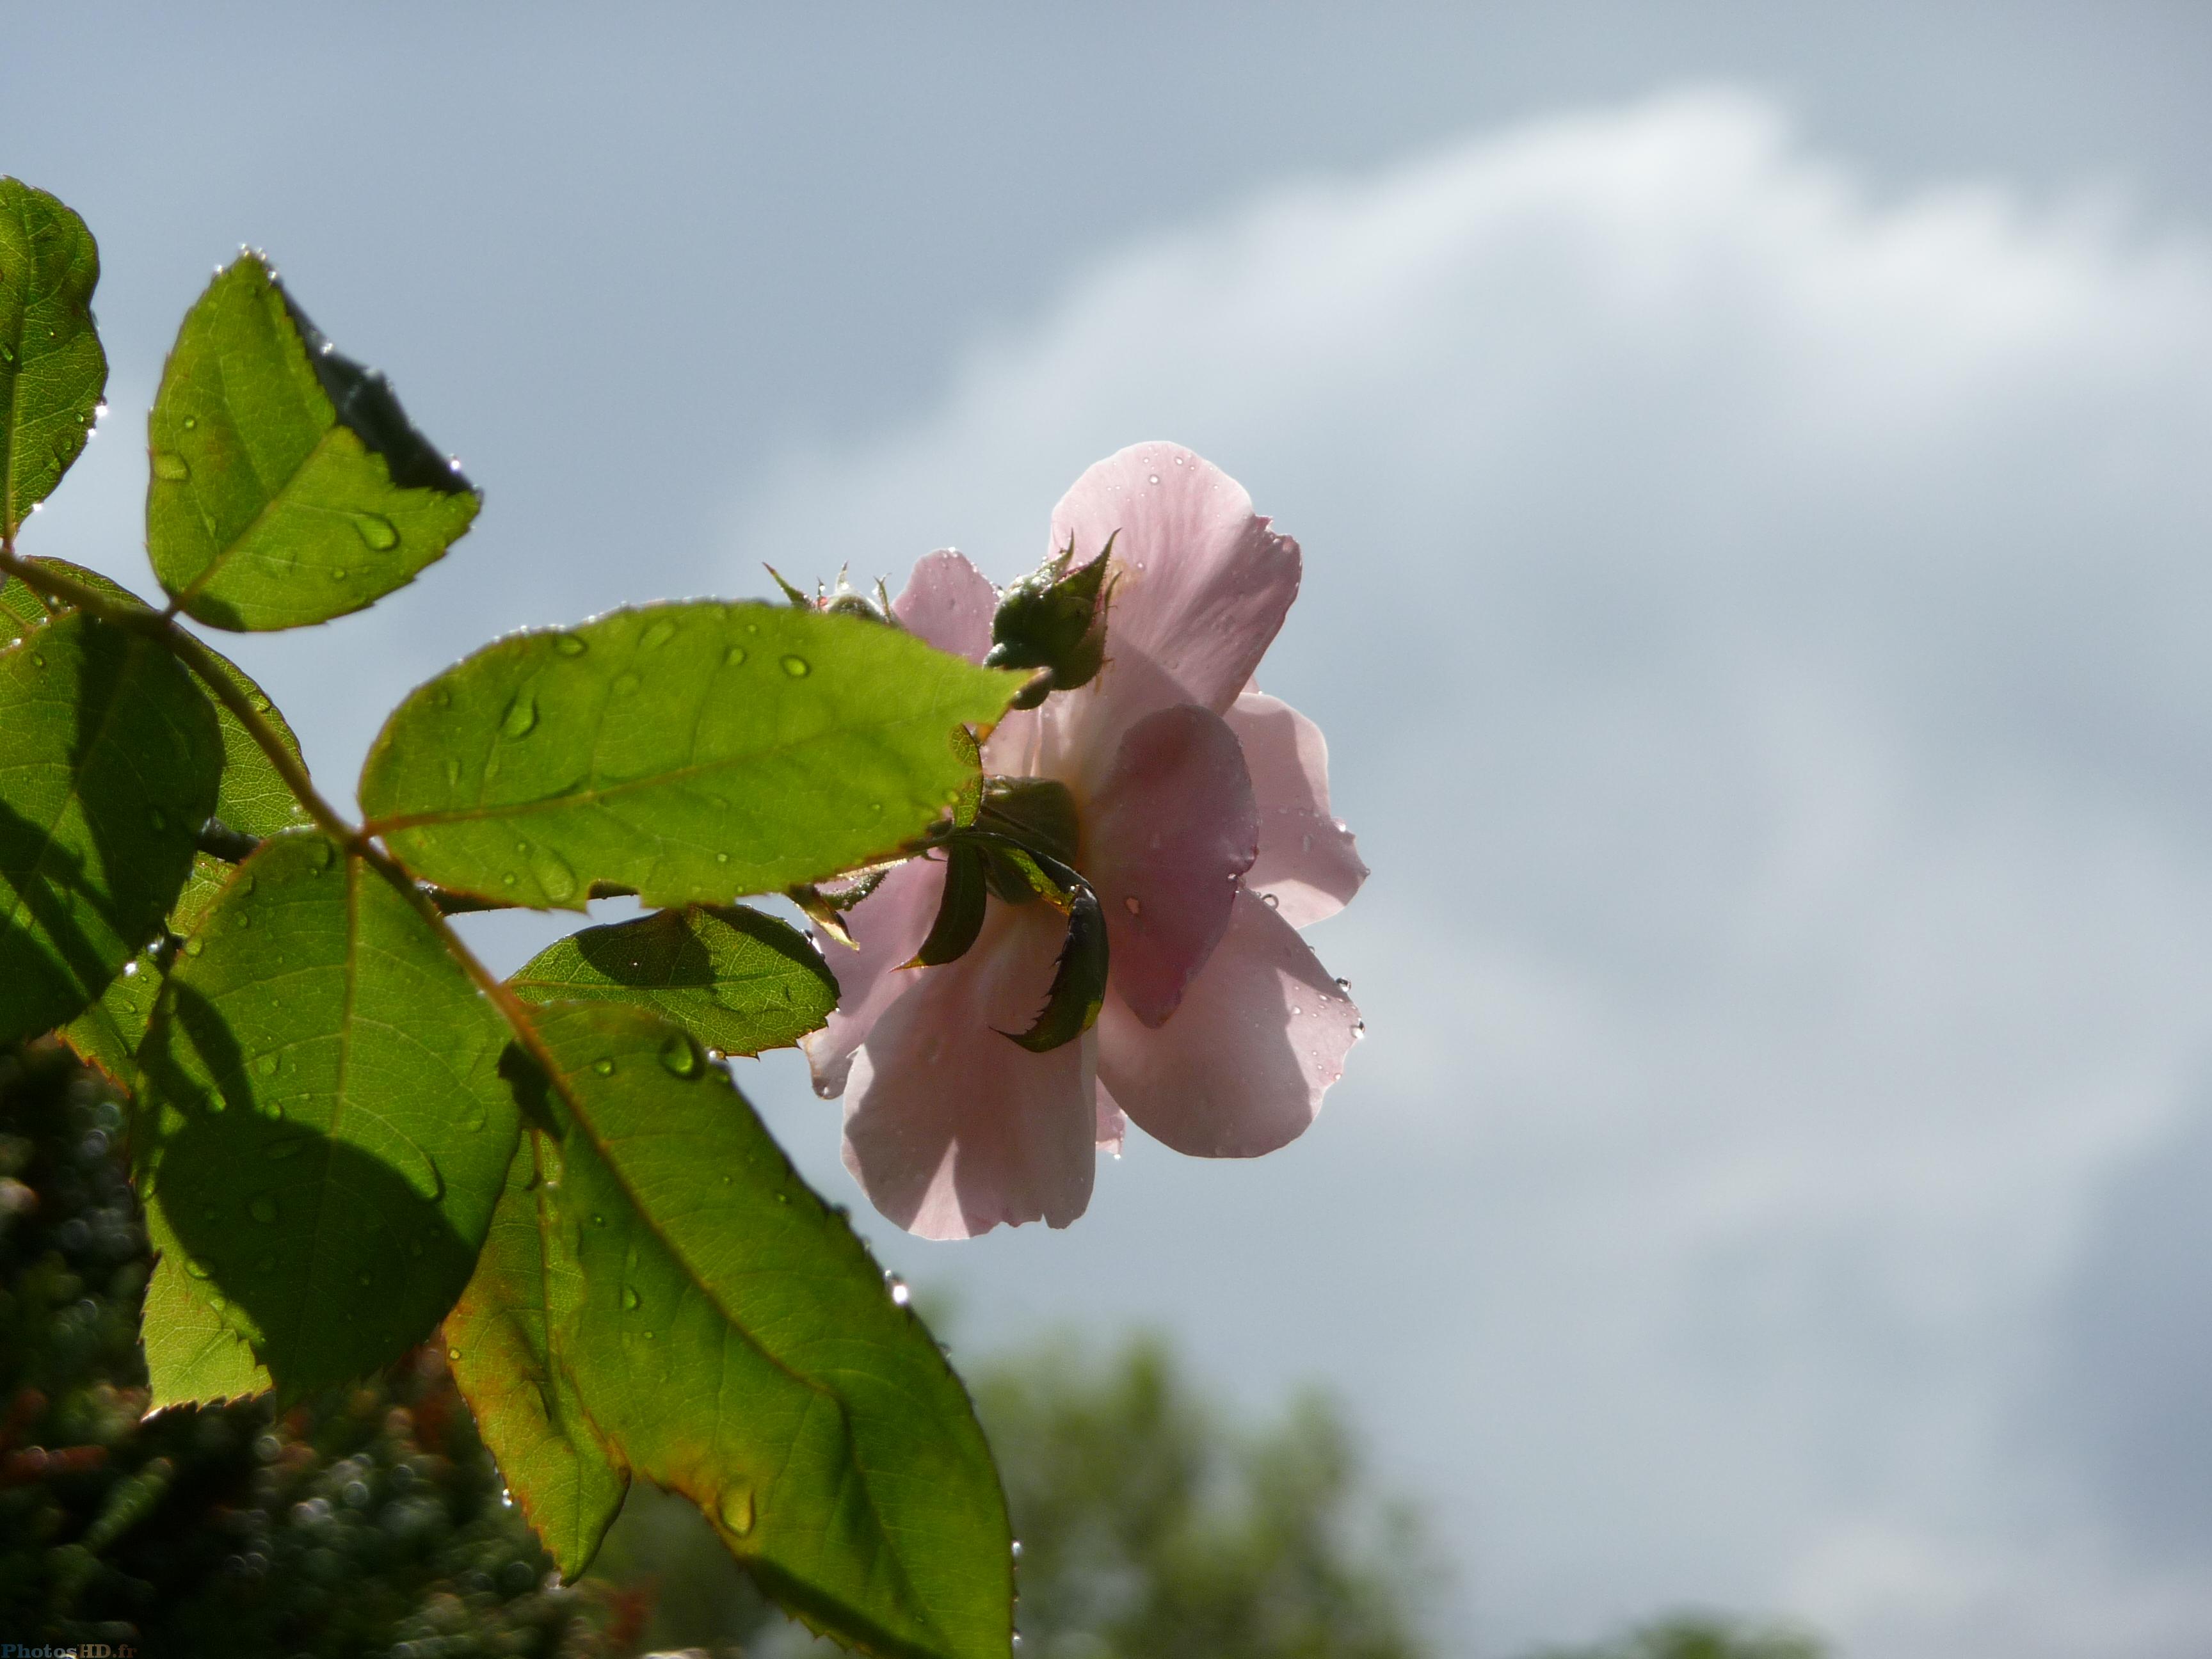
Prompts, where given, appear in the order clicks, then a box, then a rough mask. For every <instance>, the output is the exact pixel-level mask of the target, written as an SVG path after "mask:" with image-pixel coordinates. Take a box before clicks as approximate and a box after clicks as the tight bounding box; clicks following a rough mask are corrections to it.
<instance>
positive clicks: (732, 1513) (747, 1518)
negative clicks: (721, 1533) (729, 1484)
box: [720, 1489, 753, 1538]
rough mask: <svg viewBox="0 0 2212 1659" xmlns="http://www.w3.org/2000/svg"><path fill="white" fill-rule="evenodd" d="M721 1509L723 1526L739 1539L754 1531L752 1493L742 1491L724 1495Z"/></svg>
mask: <svg viewBox="0 0 2212 1659" xmlns="http://www.w3.org/2000/svg"><path fill="white" fill-rule="evenodd" d="M720 1508H721V1515H722V1524H723V1525H724V1526H726V1527H727V1528H729V1529H730V1530H731V1531H732V1532H733V1533H735V1534H738V1537H740V1538H742V1537H744V1535H745V1534H747V1533H749V1532H750V1531H751V1530H752V1529H753V1495H752V1493H751V1492H750V1491H747V1490H743V1489H740V1490H738V1491H735V1492H726V1493H724V1494H723V1496H722V1502H721V1505H720Z"/></svg>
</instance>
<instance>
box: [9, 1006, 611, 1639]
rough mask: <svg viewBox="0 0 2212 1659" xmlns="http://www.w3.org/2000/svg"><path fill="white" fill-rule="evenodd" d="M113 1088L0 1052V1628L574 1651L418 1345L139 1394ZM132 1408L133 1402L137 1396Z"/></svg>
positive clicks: (576, 1610) (136, 1268)
mask: <svg viewBox="0 0 2212 1659" xmlns="http://www.w3.org/2000/svg"><path fill="white" fill-rule="evenodd" d="M124 1127H125V1116H124V1110H123V1106H122V1103H120V1101H119V1100H118V1097H117V1096H116V1094H115V1091H113V1089H112V1088H111V1087H109V1086H107V1085H106V1084H105V1083H104V1082H103V1081H102V1080H101V1079H100V1078H99V1077H98V1076H97V1075H96V1074H94V1073H90V1072H88V1071H87V1070H86V1069H85V1068H83V1067H82V1066H79V1065H77V1064H76V1062H75V1061H73V1060H71V1059H70V1057H69V1056H68V1055H67V1054H64V1052H63V1051H62V1050H61V1049H60V1048H58V1046H57V1045H54V1044H52V1043H40V1044H36V1045H33V1046H32V1047H31V1048H27V1049H25V1050H21V1051H18V1052H16V1053H14V1054H9V1053H4V1052H0V1629H5V1630H6V1631H7V1632H9V1635H10V1637H11V1638H14V1639H16V1640H18V1641H22V1642H27V1643H50V1644H57V1645H63V1644H107V1645H108V1646H110V1647H120V1646H125V1645H127V1646H130V1647H133V1648H136V1649H137V1650H139V1651H141V1652H146V1653H171V1652H174V1653H214V1652H223V1653H237V1654H270V1655H286V1654H295V1653H303V1652H305V1653H315V1654H322V1655H329V1656H335V1659H345V1656H355V1655H359V1656H364V1659H365V1656H368V1655H378V1656H383V1655H392V1654H396V1655H400V1656H404V1659H415V1656H422V1659H428V1656H429V1655H431V1654H439V1655H443V1656H448V1659H477V1656H484V1659H489V1656H492V1655H513V1656H532V1659H555V1656H559V1659H595V1656H598V1655H600V1654H603V1653H604V1654H611V1653H613V1652H616V1651H618V1650H621V1647H622V1646H623V1644H622V1643H621V1639H620V1638H621V1637H622V1634H623V1632H622V1631H621V1630H620V1628H619V1626H620V1623H621V1620H620V1617H619V1614H620V1613H621V1611H622V1609H621V1607H620V1606H619V1604H617V1603H616V1602H614V1601H611V1599H610V1598H607V1597H605V1596H604V1595H589V1594H586V1593H582V1592H579V1591H575V1590H568V1589H562V1588H561V1587H560V1585H559V1583H558V1581H557V1579H555V1580H553V1581H552V1582H550V1583H549V1582H548V1570H549V1568H550V1563H549V1562H548V1560H547V1559H546V1557H545V1554H544V1551H543V1550H542V1549H541V1548H540V1547H538V1542H537V1541H536V1540H535V1539H534V1538H533V1537H532V1535H531V1534H530V1530H529V1528H528V1527H527V1526H526V1524H525V1523H524V1522H523V1521H522V1519H521V1517H520V1515H518V1514H517V1513H516V1511H515V1510H513V1508H512V1507H510V1506H509V1505H507V1504H504V1503H502V1501H501V1490H500V1483H499V1477H498V1475H497V1474H495V1472H494V1470H493V1468H492V1462H491V1458H490V1455H489V1453H488V1452H486V1451H485V1449H484V1448H483V1443H482V1442H481V1441H480V1440H479V1439H478V1438H477V1434H476V1431H475V1427H474V1425H473V1423H472V1421H471V1418H470V1415H469V1413H468V1411H467V1410H466V1408H465V1407H463V1405H462V1404H461V1401H460V1399H459V1395H458V1394H457V1393H456V1391H455V1389H454V1388H453V1380H452V1378H451V1376H450V1375H449V1374H448V1373H447V1369H446V1366H445V1364H443V1362H442V1358H441V1355H440V1352H439V1351H438V1350H437V1349H435V1347H432V1348H425V1349H422V1350H419V1351H418V1352H416V1353H415V1354H413V1355H410V1357H409V1358H408V1359H407V1360H406V1361H405V1362H404V1363H403V1364H400V1365H398V1366H396V1367H393V1368H392V1370H391V1371H390V1373H389V1374H387V1375H385V1376H379V1377H377V1378H374V1379H372V1380H371V1381H369V1382H368V1383H363V1384H360V1385H356V1386H349V1387H347V1388H344V1389H337V1390H334V1391H331V1392H330V1393H327V1394H324V1395H317V1396H314V1397H313V1398H312V1399H311V1400H309V1401H304V1402H302V1403H301V1404H299V1405H296V1406H294V1407H290V1408H289V1409H286V1410H279V1409H278V1407H277V1406H276V1401H274V1399H273V1398H271V1397H270V1396H268V1395H264V1396H261V1397H260V1398H258V1399H255V1400H250V1401H236V1402H233V1403H231V1404H229V1405H225V1406H205V1407H191V1408H188V1409H185V1410H180V1411H173V1412H164V1413H158V1414H156V1415H154V1416H152V1417H144V1416H143V1413H145V1410H146V1406H147V1402H148V1400H149V1390H148V1389H147V1387H146V1367H145V1363H144V1360H143V1358H142V1357H141V1354H140V1352H139V1346H138V1313H139V1304H140V1302H141V1300H142V1298H143V1296H144V1293H145V1287H146V1282H147V1279H148V1276H149V1272H150V1270H151V1265H152V1263H151V1254H150V1251H149V1247H148V1244H147V1241H146V1234H145V1230H144V1228H143V1225H141V1223H140V1218H139V1214H138V1208H137V1203H136V1201H135V1200H134V1198H133V1196H132V1194H131V1188H130V1186H129V1182H128V1181H127V1179H126V1176H125V1168H124V1164H123V1158H122V1143H123V1129H124ZM142 1419H143V1420H142Z"/></svg>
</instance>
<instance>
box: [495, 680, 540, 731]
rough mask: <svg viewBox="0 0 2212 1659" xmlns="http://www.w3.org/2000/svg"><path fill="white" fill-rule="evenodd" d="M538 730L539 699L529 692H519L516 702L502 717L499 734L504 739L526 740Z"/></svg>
mask: <svg viewBox="0 0 2212 1659" xmlns="http://www.w3.org/2000/svg"><path fill="white" fill-rule="evenodd" d="M537 729H538V699H537V698H536V697H535V696H532V695H531V694H530V693H529V692H527V691H518V692H516V693H515V694H514V701H513V702H511V703H509V704H507V713H506V714H502V715H501V716H500V720H499V734H500V736H501V737H502V738H526V737H528V736H529V735H530V734H531V733H532V732H535V731H536V730H537Z"/></svg>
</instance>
